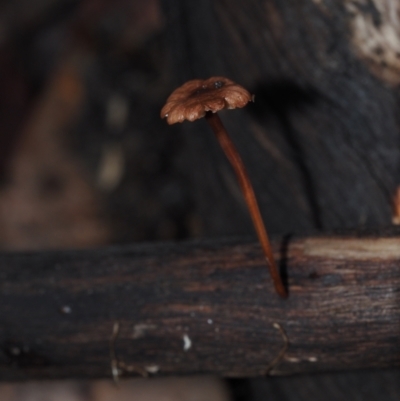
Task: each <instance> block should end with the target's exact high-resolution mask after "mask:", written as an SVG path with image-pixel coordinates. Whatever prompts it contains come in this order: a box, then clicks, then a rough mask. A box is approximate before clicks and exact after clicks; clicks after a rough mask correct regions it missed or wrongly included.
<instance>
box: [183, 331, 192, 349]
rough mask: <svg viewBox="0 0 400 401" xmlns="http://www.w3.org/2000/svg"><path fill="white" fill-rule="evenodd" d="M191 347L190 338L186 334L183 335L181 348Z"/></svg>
mask: <svg viewBox="0 0 400 401" xmlns="http://www.w3.org/2000/svg"><path fill="white" fill-rule="evenodd" d="M191 347H192V340H191V339H190V338H189V336H188V335H187V334H184V335H183V350H184V351H188V350H189V349H190V348H191Z"/></svg>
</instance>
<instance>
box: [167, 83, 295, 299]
mask: <svg viewBox="0 0 400 401" xmlns="http://www.w3.org/2000/svg"><path fill="white" fill-rule="evenodd" d="M250 100H253V97H252V95H250V93H249V92H248V91H247V90H246V89H244V88H243V87H242V86H240V85H238V84H236V83H234V82H233V81H231V80H229V79H227V78H224V77H211V78H209V79H206V80H201V79H194V80H191V81H188V82H186V83H185V84H183V85H182V86H181V87H179V88H178V89H176V90H175V91H174V92H172V94H171V95H170V96H169V98H168V99H167V101H166V104H165V106H164V107H163V108H162V110H161V118H166V119H167V123H168V124H175V123H178V122H179V123H181V122H183V121H184V120H189V121H194V120H197V119H199V118H202V117H205V118H206V121H207V122H208V123H209V124H210V126H211V128H212V130H213V131H214V134H215V135H216V137H217V139H218V141H219V143H220V145H221V147H222V149H223V151H224V152H225V155H226V157H227V158H228V160H229V161H230V163H231V164H232V167H233V169H234V171H235V173H236V176H237V179H238V181H239V184H240V187H241V189H242V192H243V195H244V198H245V200H246V203H247V206H248V208H249V211H250V215H251V218H252V220H253V224H254V227H255V230H256V232H257V236H258V239H259V241H260V243H261V247H262V249H263V252H264V255H265V258H266V259H267V262H268V267H269V271H270V274H271V277H272V280H273V283H274V286H275V289H276V291H277V293H278V294H279V295H280V296H281V297H283V298H286V297H287V291H286V288H285V286H284V285H283V282H282V279H281V276H280V274H279V270H278V268H277V266H276V263H275V260H274V257H273V253H272V249H271V244H270V241H269V239H268V234H267V231H266V229H265V226H264V223H263V220H262V217H261V213H260V209H259V207H258V203H257V199H256V196H255V193H254V190H253V186H252V185H251V182H250V179H249V176H248V174H247V171H246V169H245V166H244V164H243V161H242V159H241V157H240V155H239V153H238V151H237V150H236V147H235V145H234V144H233V142H232V140H231V139H230V137H229V135H228V133H227V132H226V130H225V128H224V126H223V124H222V121H221V119H220V118H219V116H218V114H217V111H219V110H221V109H224V108H227V109H235V108H242V107H244V106H246V104H247V103H248V102H249V101H250Z"/></svg>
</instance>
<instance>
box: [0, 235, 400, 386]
mask: <svg viewBox="0 0 400 401" xmlns="http://www.w3.org/2000/svg"><path fill="white" fill-rule="evenodd" d="M273 248H274V254H275V257H276V258H277V259H278V260H279V261H280V264H281V267H282V269H283V271H284V272H286V274H287V280H288V284H289V294H290V295H289V299H288V300H282V299H281V298H280V297H278V296H277V295H276V294H275V293H274V291H273V286H272V283H271V282H270V279H269V275H268V272H267V269H266V267H265V262H264V258H263V255H262V251H261V249H260V247H259V245H258V244H256V243H253V242H248V241H247V242H245V241H239V240H238V241H221V240H219V241H197V242H185V243H174V244H173V243H167V244H143V245H135V246H130V247H121V248H109V249H102V250H100V249H99V250H87V251H62V252H39V253H8V254H2V255H0V279H1V284H0V350H1V351H0V378H1V379H2V380H15V379H18V380H20V379H28V378H29V379H33V378H35V379H44V378H71V377H78V378H98V377H111V365H112V359H113V358H114V356H113V355H114V354H115V360H114V367H117V368H119V372H118V375H119V376H127V375H137V374H149V375H170V374H179V375H184V374H191V373H213V374H218V375H224V376H229V377H245V376H260V375H264V374H266V373H267V370H268V367H270V368H271V369H270V371H269V373H270V374H273V375H283V374H284V375H286V374H292V373H298V372H316V371H328V370H329V371H330V370H343V369H358V368H367V367H399V366H400V358H399V355H400V335H399V333H400V302H399V301H400V255H399V252H398V249H400V233H399V232H395V233H394V235H393V233H392V234H391V235H390V236H382V235H381V236H380V237H379V238H378V237H376V236H368V237H358V236H355V235H352V236H344V235H340V236H325V237H306V238H297V237H294V236H293V237H284V238H281V239H277V240H275V241H274V242H273ZM116 323H118V330H117V331H116V332H115V333H114V334H115V335H114V337H112V333H113V329H114V328H115V327H116ZM276 324H278V325H280V327H282V328H283V329H284V331H285V333H286V335H287V337H288V340H289V347H288V350H287V352H286V353H285V355H284V357H283V359H282V360H281V361H279V362H278V363H277V364H276V365H275V366H272V367H271V366H269V365H270V363H271V361H273V360H274V358H275V357H276V356H277V355H278V354H279V352H280V350H282V347H283V346H284V341H283V337H282V334H281V333H280V331H279V330H278V329H277V327H278V326H277V325H276Z"/></svg>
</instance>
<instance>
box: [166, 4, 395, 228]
mask: <svg viewBox="0 0 400 401" xmlns="http://www.w3.org/2000/svg"><path fill="white" fill-rule="evenodd" d="M361 3H362V5H361ZM388 3H390V4H391V2H388ZM163 4H164V10H165V13H166V17H167V18H166V23H167V25H166V26H167V30H168V33H169V36H168V39H167V40H166V44H167V46H168V48H169V49H170V50H171V54H172V56H171V59H172V67H173V68H172V69H171V71H172V72H173V77H174V82H175V84H176V86H178V85H180V84H182V83H183V82H185V81H186V80H188V79H193V78H208V77H209V76H218V75H223V76H227V77H228V78H230V79H232V80H234V81H236V82H238V83H240V84H241V85H243V86H245V87H246V88H247V89H248V90H249V91H250V92H251V93H254V94H255V102H254V104H249V105H248V106H246V107H245V108H244V109H241V110H233V111H225V112H223V113H221V119H222V120H223V122H224V124H225V125H226V127H227V130H228V132H229V134H230V135H232V137H233V140H234V141H235V143H236V144H237V147H238V149H239V152H240V153H241V155H242V157H243V160H244V163H245V164H246V167H247V168H248V171H249V174H250V177H251V179H252V180H253V185H254V187H255V192H256V194H257V196H258V199H259V201H260V206H261V211H262V213H263V216H264V218H265V220H266V225H267V228H268V230H269V231H270V232H271V233H284V232H288V231H293V230H296V231H297V232H302V233H306V232H310V230H312V229H320V230H331V229H336V228H340V227H356V226H368V227H374V226H379V225H387V224H390V221H391V198H392V196H393V194H394V192H395V190H396V187H397V186H398V185H399V183H400V169H399V168H400V146H399V144H400V121H399V118H398V116H399V110H400V102H399V91H398V84H399V83H400V73H399V71H400V68H399V67H400V58H399V54H400V48H399V49H397V48H396V46H397V45H396V46H394V47H393V46H392V44H391V43H392V42H391V40H390V33H389V32H396V35H397V32H399V31H400V26H399V24H398V22H397V20H396V21H395V20H394V19H393V18H392V17H391V16H390V13H391V12H393V13H397V12H398V7H399V6H398V5H397V4H396V5H391V6H388V5H385V4H386V2H380V1H363V2H357V1H348V2H324V1H312V0H271V1H264V0H252V1H246V2H243V1H240V0H230V1H227V0H212V1H211V0H205V1H198V2H187V1H185V0H172V1H170V0H168V1H164V2H163ZM392 7H393V8H392ZM389 10H392V11H389ZM395 48H396V49H395ZM396 51H397V55H396V54H395V53H396ZM179 128H181V129H182V131H183V132H184V137H185V146H184V148H183V150H185V151H186V154H187V155H188V157H187V160H186V166H187V167H186V172H187V173H188V174H189V175H190V180H189V183H190V185H191V187H192V193H193V194H194V195H195V196H194V197H195V205H196V208H197V209H196V210H197V211H198V213H199V214H200V215H201V217H202V219H204V232H206V233H207V235H228V234H232V233H235V234H237V235H247V234H248V233H251V232H252V227H251V223H250V219H249V217H248V213H247V210H246V208H245V205H244V202H243V201H242V198H241V196H240V191H239V189H238V186H237V184H236V182H235V177H234V175H233V172H232V171H231V170H230V168H229V165H228V163H227V162H226V160H225V157H224V155H223V153H222V152H221V151H220V149H219V148H218V144H217V143H216V141H215V138H213V136H212V133H211V131H210V130H209V128H208V127H207V125H206V124H205V123H204V122H203V121H196V122H193V123H188V122H186V123H183V124H182V125H181V126H180V127H171V132H176V131H177V130H178V129H179Z"/></svg>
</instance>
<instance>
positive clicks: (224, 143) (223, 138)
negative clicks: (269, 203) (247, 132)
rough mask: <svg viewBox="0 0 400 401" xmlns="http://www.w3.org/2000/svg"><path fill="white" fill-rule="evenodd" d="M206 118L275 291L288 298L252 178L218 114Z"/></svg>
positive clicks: (208, 115)
mask: <svg viewBox="0 0 400 401" xmlns="http://www.w3.org/2000/svg"><path fill="white" fill-rule="evenodd" d="M205 117H206V120H207V122H208V123H209V124H210V126H211V128H212V130H213V131H214V133H215V136H216V137H217V139H218V141H219V143H220V145H221V147H222V149H223V151H224V152H225V155H226V157H227V158H228V160H229V161H230V163H231V165H232V167H233V169H234V171H235V173H236V177H237V179H238V181H239V185H240V187H241V189H242V192H243V195H244V198H245V200H246V203H247V207H248V208H249V211H250V215H251V218H252V220H253V224H254V227H255V230H256V233H257V236H258V239H259V241H260V243H261V247H262V249H263V251H264V255H265V258H266V259H267V263H268V268H269V272H270V274H271V277H272V281H273V283H274V286H275V290H276V292H277V293H278V294H279V295H280V296H281V297H282V298H286V297H287V295H288V294H287V291H286V288H285V286H284V285H283V282H282V278H281V276H280V274H279V270H278V268H277V266H276V263H275V260H274V255H273V253H272V249H271V244H270V241H269V238H268V234H267V230H266V229H265V226H264V223H263V220H262V217H261V213H260V208H259V207H258V203H257V199H256V196H255V193H254V189H253V186H252V185H251V182H250V178H249V176H248V174H247V171H246V168H245V166H244V164H243V161H242V159H241V157H240V155H239V152H238V151H237V150H236V147H235V145H234V144H233V142H232V140H231V138H230V137H229V135H228V133H227V132H226V129H225V127H224V126H223V124H222V121H221V119H220V118H219V116H218V115H217V114H216V113H212V112H207V113H206V116H205Z"/></svg>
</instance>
